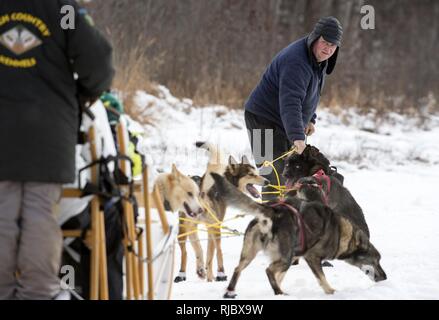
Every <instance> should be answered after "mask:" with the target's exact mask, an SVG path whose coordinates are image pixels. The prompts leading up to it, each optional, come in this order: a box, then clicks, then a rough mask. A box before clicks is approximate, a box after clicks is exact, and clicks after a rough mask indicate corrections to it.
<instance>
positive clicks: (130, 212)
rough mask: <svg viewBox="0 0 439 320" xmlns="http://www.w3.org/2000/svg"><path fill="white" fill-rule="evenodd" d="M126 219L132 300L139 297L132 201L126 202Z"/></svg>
mask: <svg viewBox="0 0 439 320" xmlns="http://www.w3.org/2000/svg"><path fill="white" fill-rule="evenodd" d="M127 208H128V219H129V221H130V224H129V234H130V239H131V241H132V242H131V246H132V250H133V252H131V259H132V262H131V268H132V271H133V277H132V279H133V292H134V300H139V299H140V288H139V287H140V285H139V278H140V277H139V264H138V260H139V259H138V257H137V256H136V255H135V254H134V252H136V251H137V250H136V249H137V248H136V242H137V241H136V239H137V237H136V231H135V226H134V225H135V222H134V209H133V205H132V203H130V202H128V207H127Z"/></svg>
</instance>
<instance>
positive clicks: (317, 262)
mask: <svg viewBox="0 0 439 320" xmlns="http://www.w3.org/2000/svg"><path fill="white" fill-rule="evenodd" d="M305 260H306V262H307V263H308V265H309V267H310V268H311V271H312V272H313V273H314V275H315V277H316V278H317V280H318V281H319V285H320V286H321V287H322V289H323V291H325V293H326V294H333V293H334V292H335V290H334V289H332V288H331V286H330V285H329V283H328V281H327V280H326V277H325V274H324V273H323V269H322V259H320V258H318V257H305Z"/></svg>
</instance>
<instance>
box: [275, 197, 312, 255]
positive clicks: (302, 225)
mask: <svg viewBox="0 0 439 320" xmlns="http://www.w3.org/2000/svg"><path fill="white" fill-rule="evenodd" d="M270 206H271V207H273V208H276V207H285V208H287V209H288V210H290V211H291V212H292V213H293V215H294V217H295V218H296V221H297V224H298V226H299V239H300V254H303V253H304V252H305V230H304V229H305V221H303V217H302V215H301V214H300V212H299V211H297V210H296V208H294V207H293V206H292V205H290V204H288V203H286V202H285V201H279V202H276V203H272V204H270Z"/></svg>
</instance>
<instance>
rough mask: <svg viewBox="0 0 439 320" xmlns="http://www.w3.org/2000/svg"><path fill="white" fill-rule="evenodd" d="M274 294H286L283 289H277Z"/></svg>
mask: <svg viewBox="0 0 439 320" xmlns="http://www.w3.org/2000/svg"><path fill="white" fill-rule="evenodd" d="M274 294H275V295H277V296H278V295H285V293H284V292H283V291H282V290H276V291H274Z"/></svg>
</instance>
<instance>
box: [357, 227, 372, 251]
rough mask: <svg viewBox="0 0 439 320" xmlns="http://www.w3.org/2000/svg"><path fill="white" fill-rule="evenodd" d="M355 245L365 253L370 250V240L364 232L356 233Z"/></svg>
mask: <svg viewBox="0 0 439 320" xmlns="http://www.w3.org/2000/svg"><path fill="white" fill-rule="evenodd" d="M355 245H356V247H357V248H360V249H361V250H364V251H366V250H368V249H369V238H368V237H367V235H366V234H365V233H364V232H363V231H362V230H357V231H356V232H355Z"/></svg>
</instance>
